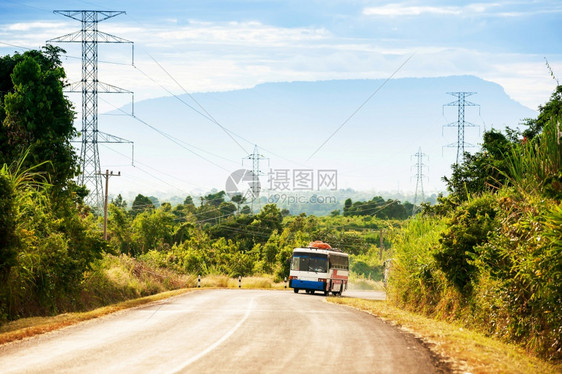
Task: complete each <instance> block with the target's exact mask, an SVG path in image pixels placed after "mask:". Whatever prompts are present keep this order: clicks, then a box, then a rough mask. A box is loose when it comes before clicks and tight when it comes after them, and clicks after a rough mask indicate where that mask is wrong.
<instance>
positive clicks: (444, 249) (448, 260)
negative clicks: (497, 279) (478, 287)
mask: <svg viewBox="0 0 562 374" xmlns="http://www.w3.org/2000/svg"><path fill="white" fill-rule="evenodd" d="M496 209H497V208H496V200H495V199H494V197H493V196H491V195H483V196H482V197H479V198H475V199H473V200H470V201H468V202H466V203H464V204H462V205H460V206H459V207H458V208H457V209H456V210H455V211H454V213H453V215H452V217H451V219H449V220H448V222H447V225H448V228H447V230H446V231H445V232H443V233H442V234H441V239H440V240H439V242H440V244H441V245H440V249H439V251H438V252H436V253H435V254H434V257H435V260H436V264H437V266H438V268H439V269H441V271H443V273H445V275H446V276H447V279H448V280H449V281H450V282H451V283H452V284H453V285H455V287H457V290H458V291H459V292H461V293H469V292H470V291H471V286H472V285H471V282H472V281H473V280H474V279H475V276H476V274H475V273H476V267H475V266H474V265H473V263H472V259H473V258H474V257H475V250H476V247H477V246H478V245H480V244H482V243H485V242H486V240H487V238H488V234H489V233H490V232H493V231H494V230H495V228H496V227H497V225H498V223H497V221H496V220H495V217H496Z"/></svg>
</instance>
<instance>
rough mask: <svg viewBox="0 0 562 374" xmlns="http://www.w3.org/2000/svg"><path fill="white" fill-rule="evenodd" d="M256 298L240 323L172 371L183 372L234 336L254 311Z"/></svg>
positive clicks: (252, 300)
mask: <svg viewBox="0 0 562 374" xmlns="http://www.w3.org/2000/svg"><path fill="white" fill-rule="evenodd" d="M255 298H256V297H255V296H254V297H253V298H252V299H251V300H250V303H249V304H248V308H247V309H246V313H245V314H244V317H242V319H241V320H240V321H238V323H237V324H236V325H235V326H234V327H233V328H231V329H230V330H229V331H227V332H226V334H224V335H223V336H222V337H221V338H220V339H219V340H217V341H216V342H214V343H213V344H211V345H210V346H208V347H207V348H206V349H205V350H204V351H202V352H200V353H198V354H197V355H195V356H193V357H191V358H190V359H188V360H186V361H185V362H183V363H182V364H181V365H180V366H179V367H178V368H176V369H174V370H173V371H172V373H174V374H175V373H179V372H181V371H182V370H184V369H185V368H186V367H188V366H189V365H191V364H192V363H194V362H195V361H197V360H199V359H200V358H201V357H203V356H205V355H206V354H208V353H210V352H211V351H213V350H214V349H216V348H217V347H218V346H219V345H221V344H222V343H224V342H225V341H226V340H227V339H228V338H230V337H231V336H232V334H234V333H235V332H236V330H238V329H239V328H240V326H242V324H243V323H244V322H246V320H247V319H248V317H249V316H250V313H251V312H252V310H253V308H254V300H255Z"/></svg>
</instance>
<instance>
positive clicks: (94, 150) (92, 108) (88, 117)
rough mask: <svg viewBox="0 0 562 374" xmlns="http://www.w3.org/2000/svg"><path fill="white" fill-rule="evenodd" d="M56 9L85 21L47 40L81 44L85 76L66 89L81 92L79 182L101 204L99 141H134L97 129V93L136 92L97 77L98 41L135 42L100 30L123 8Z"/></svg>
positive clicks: (88, 199)
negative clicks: (107, 9)
mask: <svg viewBox="0 0 562 374" xmlns="http://www.w3.org/2000/svg"><path fill="white" fill-rule="evenodd" d="M54 13H55V14H60V15H63V16H65V17H68V18H72V19H74V20H77V21H80V22H81V23H82V29H81V30H80V31H76V32H74V33H70V34H67V35H63V36H60V37H58V38H54V39H51V40H48V41H47V42H48V43H81V44H82V80H81V81H80V82H76V83H72V84H70V86H69V87H68V88H67V89H65V91H66V92H81V93H82V131H81V136H82V147H81V149H80V172H81V174H80V175H79V176H78V184H79V185H85V186H86V188H87V189H88V190H89V191H90V194H89V195H88V196H87V197H86V203H87V204H89V205H90V206H92V207H97V208H101V207H102V206H103V186H102V180H101V178H102V177H101V175H102V173H101V168H100V155H99V149H98V143H132V142H130V141H128V140H125V139H122V138H119V137H117V136H114V135H110V134H105V133H102V132H100V131H99V130H98V93H129V94H131V95H133V92H132V91H128V90H125V89H122V88H119V87H116V86H112V85H110V84H107V83H102V82H100V81H99V80H98V43H131V44H132V43H133V42H131V41H129V40H126V39H123V38H120V37H117V36H114V35H111V34H107V33H104V32H101V31H99V30H98V23H99V22H101V21H105V20H106V19H108V18H113V17H116V16H118V15H120V14H124V13H125V12H124V11H102V10H55V11H54ZM133 48H134V46H133ZM133 51H134V50H133Z"/></svg>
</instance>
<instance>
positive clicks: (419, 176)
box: [412, 147, 427, 214]
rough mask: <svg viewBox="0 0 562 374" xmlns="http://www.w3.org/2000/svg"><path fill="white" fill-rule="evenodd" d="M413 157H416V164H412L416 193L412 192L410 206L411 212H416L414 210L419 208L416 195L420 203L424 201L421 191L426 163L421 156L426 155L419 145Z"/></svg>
mask: <svg viewBox="0 0 562 374" xmlns="http://www.w3.org/2000/svg"><path fill="white" fill-rule="evenodd" d="M414 157H416V165H415V166H414V167H415V168H416V193H415V194H414V206H413V207H412V214H416V212H417V211H418V210H419V206H418V196H420V197H421V199H420V200H419V202H420V203H423V202H424V201H425V195H424V192H423V178H424V177H425V175H424V174H423V169H424V167H425V166H426V165H425V164H424V163H423V158H424V157H427V155H426V154H425V153H422V150H421V147H420V148H419V149H418V152H417V153H416V154H414Z"/></svg>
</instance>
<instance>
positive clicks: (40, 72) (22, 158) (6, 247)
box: [0, 46, 105, 320]
mask: <svg viewBox="0 0 562 374" xmlns="http://www.w3.org/2000/svg"><path fill="white" fill-rule="evenodd" d="M61 51H62V50H61V49H59V48H55V47H52V46H47V47H45V48H44V49H43V50H42V51H29V52H26V53H24V54H21V55H20V54H15V55H14V56H4V57H2V58H0V124H1V125H0V166H1V168H0V320H5V319H13V318H17V317H19V316H25V315H37V314H44V313H55V312H57V310H59V309H66V308H68V307H70V306H72V305H74V304H75V303H76V300H77V299H78V298H79V294H80V285H81V282H82V280H83V276H84V272H85V271H87V270H88V269H89V268H90V265H91V264H92V263H93V262H94V261H95V260H96V259H99V258H101V255H102V251H103V250H104V249H105V243H104V242H103V241H102V238H101V237H100V236H99V230H98V229H97V227H96V225H95V220H94V217H92V216H91V215H89V214H88V210H87V208H85V207H84V205H83V198H84V196H85V195H86V193H87V191H86V190H85V189H84V188H83V187H80V186H77V185H76V184H75V183H74V182H73V179H74V178H75V177H76V175H77V174H78V164H77V158H76V155H75V153H74V150H73V148H72V146H71V144H70V141H71V139H72V138H73V137H75V136H76V130H75V129H74V127H73V118H74V115H75V113H74V111H73V110H72V105H71V103H70V102H69V101H68V100H67V99H66V98H65V96H64V95H63V91H62V88H63V85H64V83H65V73H64V70H63V69H62V67H61V61H60V58H59V53H60V52H61Z"/></svg>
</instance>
